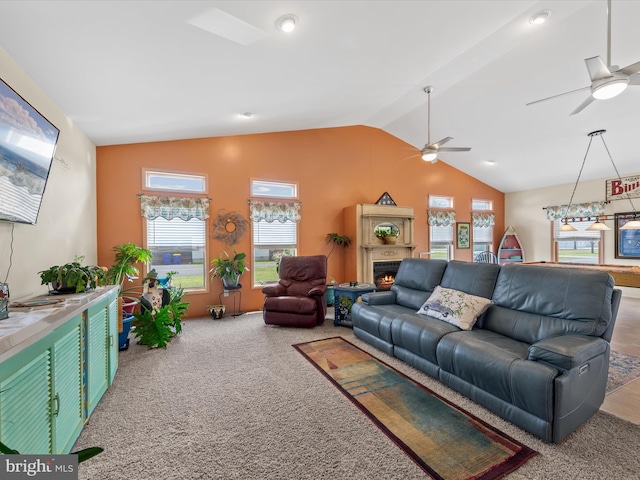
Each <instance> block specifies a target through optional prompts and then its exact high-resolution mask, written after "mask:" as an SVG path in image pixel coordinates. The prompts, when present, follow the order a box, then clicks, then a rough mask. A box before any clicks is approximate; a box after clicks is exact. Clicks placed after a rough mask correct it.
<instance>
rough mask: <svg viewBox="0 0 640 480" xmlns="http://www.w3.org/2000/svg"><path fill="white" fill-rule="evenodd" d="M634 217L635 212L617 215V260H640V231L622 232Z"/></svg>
mask: <svg viewBox="0 0 640 480" xmlns="http://www.w3.org/2000/svg"><path fill="white" fill-rule="evenodd" d="M625 217H626V218H625ZM633 217H634V213H633V212H627V213H616V228H615V234H616V258H640V230H620V228H622V227H623V226H624V224H625V223H627V222H628V221H630V220H633Z"/></svg>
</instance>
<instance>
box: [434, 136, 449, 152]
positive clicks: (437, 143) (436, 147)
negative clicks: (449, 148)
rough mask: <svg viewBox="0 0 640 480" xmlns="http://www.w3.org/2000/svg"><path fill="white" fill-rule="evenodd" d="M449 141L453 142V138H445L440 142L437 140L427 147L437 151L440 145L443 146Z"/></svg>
mask: <svg viewBox="0 0 640 480" xmlns="http://www.w3.org/2000/svg"><path fill="white" fill-rule="evenodd" d="M451 140H453V137H446V138H443V139H442V140H438V141H437V142H436V143H432V144H431V145H428V146H429V147H432V148H435V149H439V148H440V145H444V144H445V143H447V142H450V141H451Z"/></svg>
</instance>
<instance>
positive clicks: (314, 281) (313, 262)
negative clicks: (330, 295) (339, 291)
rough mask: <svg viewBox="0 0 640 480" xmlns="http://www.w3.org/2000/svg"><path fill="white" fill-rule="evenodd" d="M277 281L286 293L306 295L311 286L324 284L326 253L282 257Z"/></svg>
mask: <svg viewBox="0 0 640 480" xmlns="http://www.w3.org/2000/svg"><path fill="white" fill-rule="evenodd" d="M279 283H280V284H281V285H282V286H284V287H285V288H286V289H287V295H303V296H306V295H307V294H308V293H309V290H311V289H312V288H313V287H317V286H319V285H326V283H327V257H326V255H311V256H307V257H282V259H281V260H280V280H279Z"/></svg>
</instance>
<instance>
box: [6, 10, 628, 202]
mask: <svg viewBox="0 0 640 480" xmlns="http://www.w3.org/2000/svg"><path fill="white" fill-rule="evenodd" d="M606 8H607V4H606V1H605V0H590V1H585V0H568V1H561V0H553V1H551V0H547V1H525V0H506V1H479V0H469V1H463V0H456V1H451V0H449V1H445V0H430V1H380V0H378V1H238V0H234V1H168V0H165V1H155V2H152V1H132V0H130V1H86V0H85V1H58V0H49V1H30V0H19V1H7V0H3V1H1V2H0V45H1V46H2V47H3V48H4V49H5V50H6V51H7V52H8V53H9V54H10V55H11V56H12V57H13V58H14V59H15V60H16V62H17V63H18V64H19V65H20V66H21V67H22V68H24V69H25V70H26V71H27V72H28V73H29V74H30V75H31V76H32V77H33V78H34V80H35V81H36V83H37V84H38V85H39V86H40V87H41V88H42V89H43V90H44V91H45V92H46V94H47V95H48V96H49V97H51V98H52V99H53V101H55V102H56V104H57V105H58V106H60V108H61V109H62V110H63V111H64V112H65V113H66V114H67V115H68V116H69V117H70V118H71V119H72V120H73V121H74V122H75V123H76V125H77V126H78V127H79V128H80V129H81V130H82V131H84V132H85V133H86V134H87V135H88V137H89V138H90V139H91V140H92V141H93V142H94V143H95V144H96V145H98V146H101V145H113V144H122V143H138V142H150V141H158V140H170V139H183V138H196V137H211V136H223V135H236V134H248V133H260V132H274V131H287V130H301V129H310V128H324V127H336V126H346V125H369V126H372V127H377V128H380V129H383V130H385V131H387V132H389V133H391V134H393V135H395V136H397V137H398V138H401V139H402V140H405V141H406V142H408V143H410V144H412V145H414V146H416V147H420V148H421V147H422V146H423V145H424V144H425V143H426V142H427V103H426V102H427V98H426V97H427V96H426V94H425V93H424V92H423V88H424V87H425V86H427V85H431V86H433V87H434V92H433V94H432V95H431V140H432V141H436V140H439V139H441V138H443V137H446V136H451V137H454V140H452V141H451V142H449V143H448V144H447V145H446V146H448V147H467V146H468V147H472V150H471V151H470V152H468V153H441V154H440V159H441V161H444V162H446V163H448V164H450V165H452V166H454V167H456V168H458V169H460V170H462V171H464V172H467V173H468V174H470V175H472V176H474V177H476V178H478V179H480V180H481V181H483V182H485V183H487V184H489V185H491V186H493V187H495V188H497V189H498V190H501V191H503V192H513V191H521V190H526V189H530V188H538V187H543V186H549V185H557V184H565V183H573V182H575V180H576V176H577V174H578V170H579V168H580V165H581V163H582V161H583V158H584V155H585V151H586V148H587V144H588V141H589V137H588V136H587V133H589V132H591V131H593V130H598V129H606V130H607V134H606V135H605V137H604V138H605V140H606V142H607V146H608V147H609V150H610V152H611V154H612V156H613V158H614V160H615V163H616V165H617V167H618V170H619V172H620V174H621V175H627V174H635V173H640V154H639V153H638V136H639V135H640V108H638V107H639V106H640V86H632V87H629V88H628V89H627V90H626V91H625V92H624V93H623V94H622V95H620V96H619V97H616V98H614V99H612V100H607V101H597V102H595V103H593V104H592V105H591V106H589V107H588V108H587V109H585V110H584V111H583V112H581V113H580V114H578V115H575V116H571V117H570V116H569V113H570V112H571V111H572V110H573V109H574V108H575V107H577V106H578V105H579V104H580V103H581V102H582V101H583V100H584V98H586V95H587V94H588V92H580V93H574V94H571V95H567V96H564V97H561V98H558V99H555V100H551V101H548V102H543V103H540V104H536V105H532V106H528V107H527V106H525V104H526V103H528V102H531V101H534V100H537V99H540V98H544V97H547V96H551V95H555V94H558V93H562V92H566V91H570V90H574V89H577V88H580V87H585V86H588V85H589V83H590V80H589V76H588V73H587V70H586V67H585V64H584V59H585V58H588V57H592V56H596V55H600V56H601V57H602V58H603V59H605V61H606V45H607V41H606V19H607V13H606V11H607V10H606ZM212 9H217V10H212ZM544 9H550V10H551V11H552V15H551V17H550V19H549V21H548V22H547V23H546V24H543V25H541V26H534V25H531V24H530V23H529V18H530V17H531V16H532V15H533V14H534V13H537V12H538V11H540V10H544ZM287 13H293V14H295V15H296V16H297V17H298V28H297V29H296V30H295V31H294V33H291V34H285V33H282V32H280V31H278V30H277V29H276V25H275V24H276V19H277V18H278V17H279V16H281V15H283V14H287ZM612 13H613V15H612V63H613V64H616V65H619V66H621V67H622V66H627V65H629V64H632V63H635V62H637V61H639V60H640V37H639V35H638V33H637V32H638V30H637V19H638V18H640V1H637V0H613V8H612ZM214 14H215V15H214ZM203 15H204V16H205V17H207V16H215V17H216V18H218V20H219V19H220V18H222V19H223V20H224V19H225V18H226V21H222V22H218V26H217V27H215V29H216V31H217V32H218V34H214V33H210V32H208V31H206V30H204V29H202V28H198V27H196V26H194V23H196V24H199V22H198V21H197V20H196V19H197V18H198V17H200V19H201V20H202V17H201V16H203ZM233 17H235V18H233ZM243 112H253V114H254V116H253V117H252V118H250V119H247V118H244V117H242V116H241V115H240V114H241V113H243ZM406 155H407V152H406V150H400V151H398V158H397V161H398V167H399V168H401V166H402V164H403V163H402V162H403V160H401V159H402V158H403V157H405V156H406ZM390 160H395V159H390ZM404 161H405V162H421V161H422V160H420V158H419V157H416V158H413V159H410V160H404ZM488 161H492V162H494V163H493V164H490V163H488ZM429 167H430V164H429V163H425V164H424V168H425V169H429ZM615 176H616V175H615V172H614V169H613V167H612V165H611V162H610V161H609V159H608V157H607V156H606V152H605V150H604V148H603V146H602V142H601V141H599V140H598V141H597V142H594V145H593V147H592V149H591V152H590V154H589V156H588V158H587V162H586V166H585V169H584V172H583V175H582V178H583V179H594V178H614V177H615Z"/></svg>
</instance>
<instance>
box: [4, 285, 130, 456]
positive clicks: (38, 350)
mask: <svg viewBox="0 0 640 480" xmlns="http://www.w3.org/2000/svg"><path fill="white" fill-rule="evenodd" d="M98 297H99V300H98V301H96V302H94V303H92V304H91V305H90V306H89V307H88V308H86V309H84V308H77V307H76V308H75V311H74V312H73V313H72V316H71V318H69V319H68V320H65V321H64V322H63V323H62V324H61V325H59V326H58V327H57V328H55V329H54V330H53V331H51V332H50V333H48V334H47V335H45V336H44V337H42V338H40V339H38V340H37V341H35V342H33V343H32V344H30V345H28V346H26V347H24V348H22V349H20V350H19V351H18V352H17V353H16V354H15V355H12V356H10V357H9V358H7V359H6V360H4V361H3V362H2V363H0V441H2V443H4V444H6V445H8V446H9V447H10V448H14V449H16V450H18V451H19V452H20V453H22V454H43V453H68V452H69V451H71V448H72V447H73V444H74V443H75V441H76V439H77V438H78V436H79V435H80V432H81V430H82V427H83V425H84V423H85V421H86V420H87V418H88V417H89V415H91V413H92V412H93V410H94V409H95V407H96V405H97V404H98V402H99V401H100V398H101V397H102V395H103V394H104V392H105V391H106V390H107V387H108V386H109V385H110V384H111V382H112V381H113V378H114V376H115V373H116V370H117V366H118V331H117V328H118V322H117V314H118V309H117V289H112V290H110V291H108V292H106V293H105V294H103V295H99V296H98Z"/></svg>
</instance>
